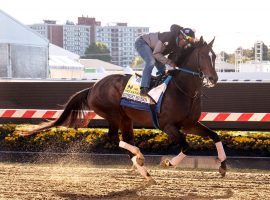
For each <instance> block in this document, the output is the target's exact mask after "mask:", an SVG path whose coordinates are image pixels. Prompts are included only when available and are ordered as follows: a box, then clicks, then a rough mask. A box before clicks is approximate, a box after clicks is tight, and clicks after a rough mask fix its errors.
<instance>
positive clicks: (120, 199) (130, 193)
mask: <svg viewBox="0 0 270 200" xmlns="http://www.w3.org/2000/svg"><path fill="white" fill-rule="evenodd" d="M142 190H143V188H142V187H138V188H135V189H125V190H122V191H117V192H109V193H108V194H106V195H87V194H76V193H63V192H58V193H56V194H57V195H58V196H60V197H62V198H64V199H67V200H100V199H104V200H109V199H112V200H113V199H115V200H116V199H117V200H135V199H136V200H157V199H158V200H191V199H193V200H199V199H200V200H213V199H229V198H231V197H232V196H233V192H232V191H231V190H227V191H226V194H224V195H215V196H201V195H198V194H187V195H185V196H181V197H168V196H163V197H162V196H153V195H151V196H141V195H139V194H138V192H139V191H142Z"/></svg>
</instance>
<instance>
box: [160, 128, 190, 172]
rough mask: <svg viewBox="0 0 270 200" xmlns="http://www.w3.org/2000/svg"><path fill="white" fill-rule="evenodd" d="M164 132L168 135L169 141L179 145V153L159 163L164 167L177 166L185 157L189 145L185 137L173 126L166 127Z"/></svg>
mask: <svg viewBox="0 0 270 200" xmlns="http://www.w3.org/2000/svg"><path fill="white" fill-rule="evenodd" d="M164 132H165V133H166V134H168V136H169V140H170V141H172V142H174V143H177V144H179V145H180V148H181V151H180V153H179V154H178V155H177V156H175V157H173V158H172V159H170V160H169V159H165V160H163V161H162V162H161V165H163V166H165V167H169V166H177V165H179V164H180V163H181V161H182V160H183V159H184V158H185V157H186V156H187V153H188V149H189V145H188V143H187V141H186V137H185V135H184V134H183V133H182V132H180V131H179V130H178V128H177V127H175V126H172V125H171V126H166V127H165V129H164Z"/></svg>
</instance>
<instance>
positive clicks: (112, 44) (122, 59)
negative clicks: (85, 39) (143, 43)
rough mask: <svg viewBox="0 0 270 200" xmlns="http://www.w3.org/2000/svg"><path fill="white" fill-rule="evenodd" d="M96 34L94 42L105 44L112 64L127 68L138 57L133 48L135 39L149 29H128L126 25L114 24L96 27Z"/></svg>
mask: <svg viewBox="0 0 270 200" xmlns="http://www.w3.org/2000/svg"><path fill="white" fill-rule="evenodd" d="M96 32H97V33H96V41H99V42H103V43H105V44H107V47H108V49H109V50H110V53H111V57H112V63H113V64H115V65H120V66H122V67H127V66H128V65H130V64H131V62H132V60H133V59H134V57H135V56H137V55H138V54H137V51H136V50H135V47H134V42H135V39H136V38H137V37H138V36H139V35H141V34H143V33H148V32H149V28H148V27H129V26H127V23H116V24H112V25H108V26H97V27H96Z"/></svg>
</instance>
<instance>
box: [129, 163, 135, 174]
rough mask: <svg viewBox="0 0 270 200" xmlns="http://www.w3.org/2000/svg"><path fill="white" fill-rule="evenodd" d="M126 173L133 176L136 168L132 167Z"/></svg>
mask: <svg viewBox="0 0 270 200" xmlns="http://www.w3.org/2000/svg"><path fill="white" fill-rule="evenodd" d="M127 172H128V173H129V174H134V173H136V166H135V165H132V167H131V168H130V169H128V170H127Z"/></svg>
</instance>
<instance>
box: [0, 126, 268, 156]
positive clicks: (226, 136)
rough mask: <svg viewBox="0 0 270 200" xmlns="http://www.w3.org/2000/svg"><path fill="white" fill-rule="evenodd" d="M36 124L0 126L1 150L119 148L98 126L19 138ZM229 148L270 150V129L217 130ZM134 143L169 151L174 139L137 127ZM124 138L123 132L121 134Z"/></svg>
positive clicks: (205, 142)
mask: <svg viewBox="0 0 270 200" xmlns="http://www.w3.org/2000/svg"><path fill="white" fill-rule="evenodd" d="M31 127H33V125H12V124H10V125H0V150H46V149H48V148H51V149H53V150H55V149H56V150H63V149H66V148H68V147H69V146H72V145H74V144H77V145H78V144H79V146H80V147H81V149H83V150H86V151H89V150H91V149H94V148H96V147H98V146H99V147H104V148H107V149H115V148H117V146H118V145H117V144H112V141H109V138H108V137H107V132H108V129H97V128H95V129H94V128H78V129H73V128H66V127H57V128H55V127H54V128H51V129H50V130H47V131H42V132H40V133H38V134H37V135H35V136H34V137H29V138H24V137H20V136H19V134H18V132H19V131H23V130H26V129H28V128H31ZM217 133H218V134H219V135H220V137H221V139H222V142H223V144H224V146H225V148H227V149H234V150H249V151H255V150H256V151H262V152H266V153H268V154H269V153H270V132H247V131H242V132H240V131H222V130H221V131H217ZM134 136H135V144H136V145H137V146H139V147H140V148H141V149H142V150H147V151H161V150H162V151H163V150H164V151H166V150H168V149H169V148H171V147H172V146H173V145H176V144H174V143H173V141H169V138H168V135H167V134H165V133H163V132H162V131H159V130H156V129H135V130H134ZM119 137H120V139H121V134H119ZM187 142H188V143H189V144H190V147H191V149H193V150H211V149H215V145H214V142H213V141H212V140H211V139H210V138H202V137H200V136H196V135H187Z"/></svg>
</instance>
